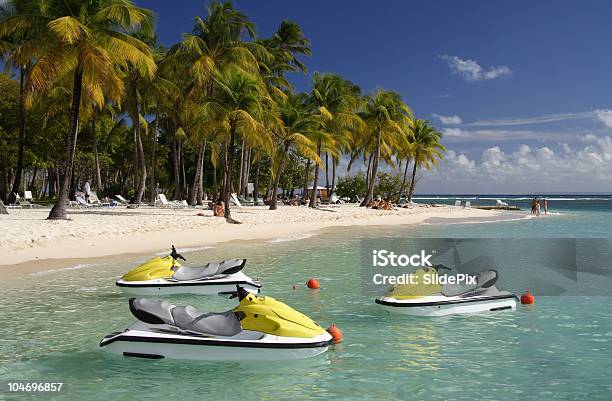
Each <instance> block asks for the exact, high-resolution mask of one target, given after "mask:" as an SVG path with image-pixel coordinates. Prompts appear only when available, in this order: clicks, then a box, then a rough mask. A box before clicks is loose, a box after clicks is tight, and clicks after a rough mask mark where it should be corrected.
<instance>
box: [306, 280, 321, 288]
mask: <svg viewBox="0 0 612 401" xmlns="http://www.w3.org/2000/svg"><path fill="white" fill-rule="evenodd" d="M306 286H307V287H308V288H310V289H313V290H318V289H319V288H321V284H319V280H317V279H316V278H311V279H310V280H308V282H307V283H306Z"/></svg>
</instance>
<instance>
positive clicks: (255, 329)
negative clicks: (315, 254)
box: [100, 287, 332, 361]
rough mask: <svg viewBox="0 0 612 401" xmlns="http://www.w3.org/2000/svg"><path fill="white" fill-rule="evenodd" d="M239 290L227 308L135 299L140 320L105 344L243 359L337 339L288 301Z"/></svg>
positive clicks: (317, 349)
mask: <svg viewBox="0 0 612 401" xmlns="http://www.w3.org/2000/svg"><path fill="white" fill-rule="evenodd" d="M237 293H238V297H239V300H240V304H239V305H238V306H237V307H236V308H234V309H232V310H229V311H227V312H223V313H207V312H202V311H198V310H196V309H195V308H193V307H191V306H175V305H172V304H170V303H169V302H167V301H159V300H152V299H144V298H139V299H136V298H132V299H130V310H131V311H132V314H133V315H134V316H135V317H136V319H137V320H136V322H134V323H133V324H132V325H131V326H129V327H128V328H127V329H125V330H124V331H122V332H117V333H112V334H109V335H107V336H106V337H104V338H103V339H102V342H100V347H102V348H104V349H105V350H107V351H109V352H112V353H115V354H119V355H123V356H130V357H140V358H150V359H159V358H174V359H196V360H240V361H244V360H279V359H303V358H309V357H313V356H316V355H319V354H322V353H323V352H325V351H326V350H327V349H328V347H329V345H330V344H331V343H332V336H331V335H330V334H329V333H328V332H327V331H325V330H324V329H323V328H322V327H321V326H319V325H318V324H317V323H315V322H314V321H313V320H311V319H310V318H308V317H307V316H305V315H303V314H301V313H300V312H298V311H296V310H294V309H292V308H291V307H289V306H287V305H286V304H284V303H282V302H280V301H277V300H276V299H274V298H271V297H262V296H257V295H255V294H252V293H249V292H248V291H246V290H244V289H243V288H241V287H238V288H237Z"/></svg>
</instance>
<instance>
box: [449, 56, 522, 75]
mask: <svg viewBox="0 0 612 401" xmlns="http://www.w3.org/2000/svg"><path fill="white" fill-rule="evenodd" d="M440 58H441V59H442V60H444V61H445V62H446V63H447V64H448V66H449V67H450V69H451V71H452V72H453V73H454V74H457V75H459V76H461V77H462V78H463V79H465V80H467V81H485V80H491V79H496V78H500V77H504V76H508V75H511V74H512V70H510V68H509V67H507V66H505V65H501V66H497V67H489V69H486V70H485V69H484V68H482V66H481V65H480V64H478V62H477V61H475V60H469V59H467V60H464V59H461V58H459V57H457V56H449V55H446V54H444V55H442V56H440Z"/></svg>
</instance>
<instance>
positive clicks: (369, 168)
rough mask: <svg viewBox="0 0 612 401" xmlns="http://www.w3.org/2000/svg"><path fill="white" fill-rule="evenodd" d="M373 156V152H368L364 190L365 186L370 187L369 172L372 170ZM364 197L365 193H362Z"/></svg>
mask: <svg viewBox="0 0 612 401" xmlns="http://www.w3.org/2000/svg"><path fill="white" fill-rule="evenodd" d="M373 156H374V153H371V154H370V157H368V168H367V170H366V176H365V184H366V190H367V188H369V187H370V172H371V171H372V157H373ZM364 198H365V195H364Z"/></svg>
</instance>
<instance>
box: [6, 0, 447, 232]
mask: <svg viewBox="0 0 612 401" xmlns="http://www.w3.org/2000/svg"><path fill="white" fill-rule="evenodd" d="M194 21H195V23H194V26H193V27H189V26H188V27H185V30H186V31H188V32H190V33H185V34H184V35H183V39H182V41H180V42H179V43H177V44H175V45H173V46H171V47H170V48H168V49H165V48H163V47H162V46H160V45H159V44H158V43H157V40H156V35H155V27H154V17H153V12H152V11H150V10H147V9H143V8H140V7H137V6H135V5H134V4H133V3H132V2H131V1H129V0H99V1H83V0H61V1H59V0H9V1H8V2H6V3H3V5H2V6H0V53H1V55H2V59H3V62H4V64H5V65H6V69H5V70H6V73H5V74H2V75H0V90H2V93H3V97H2V99H0V152H1V153H2V154H3V157H2V159H1V160H0V198H2V199H3V200H6V201H7V202H9V203H13V202H14V196H13V195H12V194H13V193H21V192H22V191H23V190H24V189H29V190H33V191H34V194H35V197H39V198H40V197H46V198H50V199H53V200H54V202H55V204H54V207H53V209H52V210H51V213H50V214H49V218H50V219H64V218H66V204H67V201H68V199H71V198H73V197H74V194H75V192H76V191H77V189H78V188H80V187H81V186H82V185H83V184H84V183H85V181H89V182H90V183H91V185H92V186H93V189H94V190H96V191H98V194H99V195H105V196H109V197H113V196H114V195H115V194H122V195H124V196H127V197H129V198H130V201H131V203H133V204H136V205H138V204H140V203H141V202H142V201H144V200H147V201H148V203H149V204H154V203H155V198H156V195H157V193H158V192H163V193H166V194H167V195H168V196H169V197H171V198H173V199H186V200H187V201H188V203H189V204H192V205H196V204H202V203H203V200H204V199H205V198H206V197H208V198H213V199H223V200H224V202H225V208H226V217H227V218H228V219H230V220H231V210H230V204H229V197H230V194H231V193H232V192H236V193H238V195H239V196H242V197H247V196H248V195H250V194H251V192H250V191H249V190H248V188H249V185H248V183H254V191H253V192H252V194H251V195H252V196H253V198H255V202H257V200H258V199H259V197H260V196H263V197H264V199H265V200H267V201H268V203H269V205H270V209H276V207H277V204H276V196H272V194H276V193H279V191H280V190H282V193H283V194H284V195H287V196H293V194H294V191H295V190H296V189H297V190H300V191H301V192H302V193H303V194H305V191H304V190H303V189H304V188H306V187H307V186H310V185H311V184H312V185H315V186H316V185H317V183H319V182H321V181H324V182H325V185H326V186H327V187H328V188H329V189H330V191H329V192H331V193H333V192H337V193H338V194H339V195H340V196H343V197H344V196H347V197H350V198H353V199H356V198H357V197H358V196H359V197H360V198H363V202H362V205H367V204H368V202H369V201H370V200H371V199H372V197H373V196H374V195H381V196H384V197H385V198H386V199H389V198H392V197H399V196H400V195H401V194H402V193H403V191H404V188H405V187H406V185H407V183H408V182H410V187H409V196H412V193H413V192H414V183H415V177H416V172H417V169H418V168H431V167H432V166H434V165H435V164H436V163H437V161H438V160H439V159H441V158H442V157H443V152H444V147H443V146H442V145H441V144H440V139H441V134H440V133H439V132H437V131H435V130H434V129H433V128H432V127H431V126H430V125H429V124H428V123H427V122H426V121H423V120H416V119H415V118H414V116H413V113H412V111H411V109H410V108H409V107H408V106H407V105H406V103H404V101H403V100H402V98H401V96H400V95H399V94H397V93H395V92H391V91H386V90H382V89H378V90H376V91H375V92H374V93H373V94H364V93H362V91H361V89H360V88H359V87H358V86H357V85H355V84H354V83H352V82H350V81H348V80H346V79H344V78H342V77H341V76H338V75H335V74H321V73H314V74H313V75H312V89H311V90H310V92H308V93H296V91H295V90H294V89H293V87H292V85H291V83H290V82H289V80H288V79H287V74H288V73H291V72H301V73H306V72H307V68H306V65H305V63H304V61H303V58H304V57H306V56H308V55H310V42H309V40H308V39H307V38H306V37H305V35H304V33H303V32H302V30H301V28H300V27H299V26H298V25H297V24H295V23H294V22H291V21H282V22H281V23H280V25H279V27H278V29H277V31H276V32H275V33H274V34H273V35H272V36H271V37H269V38H260V37H258V36H257V33H256V31H255V28H254V24H253V23H252V22H251V21H250V20H249V18H248V16H246V15H245V14H244V13H242V12H240V11H239V10H237V9H235V8H234V7H233V5H232V4H231V3H229V2H225V3H219V2H212V3H210V4H209V5H208V8H207V10H206V13H205V15H203V16H195V17H194ZM343 157H344V158H350V162H349V170H350V168H351V166H353V165H354V163H356V162H361V161H363V163H364V164H365V165H366V166H367V172H366V174H365V176H356V177H353V178H350V177H345V178H340V179H338V177H339V176H340V175H342V174H343V173H344V172H338V171H337V169H338V166H339V165H340V161H341V159H342V158H343ZM383 162H384V163H386V164H387V165H388V166H390V167H392V168H393V169H395V168H396V167H397V166H398V165H399V167H400V170H401V169H402V166H404V169H403V170H404V172H403V175H402V176H401V177H399V176H397V177H396V176H392V175H389V174H381V172H380V166H381V164H382V163H383ZM409 165H412V166H413V168H412V176H411V180H408V166H409ZM321 175H324V179H323V180H322V177H321ZM400 175H401V173H400ZM309 204H310V206H311V207H315V206H316V199H315V194H314V191H312V192H311V198H310V199H309Z"/></svg>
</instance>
